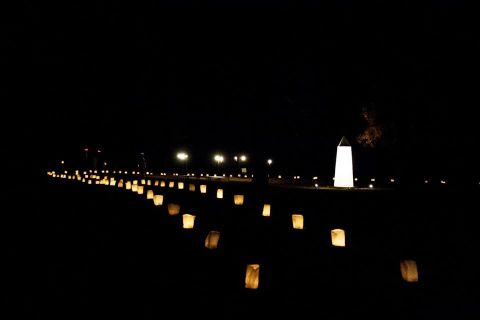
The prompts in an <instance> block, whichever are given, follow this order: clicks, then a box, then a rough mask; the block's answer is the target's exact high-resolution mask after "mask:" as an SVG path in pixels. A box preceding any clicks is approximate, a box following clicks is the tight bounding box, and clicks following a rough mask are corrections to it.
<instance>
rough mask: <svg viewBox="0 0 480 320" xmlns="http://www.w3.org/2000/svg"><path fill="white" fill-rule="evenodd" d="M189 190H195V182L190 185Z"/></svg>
mask: <svg viewBox="0 0 480 320" xmlns="http://www.w3.org/2000/svg"><path fill="white" fill-rule="evenodd" d="M188 191H195V185H194V184H193V183H191V184H189V185H188Z"/></svg>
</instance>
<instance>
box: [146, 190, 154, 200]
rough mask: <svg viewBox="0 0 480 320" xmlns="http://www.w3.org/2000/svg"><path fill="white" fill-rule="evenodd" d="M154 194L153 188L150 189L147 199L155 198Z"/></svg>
mask: <svg viewBox="0 0 480 320" xmlns="http://www.w3.org/2000/svg"><path fill="white" fill-rule="evenodd" d="M153 196H154V194H153V190H148V191H147V199H153Z"/></svg>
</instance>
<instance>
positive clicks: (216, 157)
mask: <svg viewBox="0 0 480 320" xmlns="http://www.w3.org/2000/svg"><path fill="white" fill-rule="evenodd" d="M213 160H215V161H216V162H217V163H219V164H220V163H222V162H223V161H225V158H224V157H223V156H222V155H221V154H216V155H215V156H214V157H213Z"/></svg>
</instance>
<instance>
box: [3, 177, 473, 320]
mask: <svg viewBox="0 0 480 320" xmlns="http://www.w3.org/2000/svg"><path fill="white" fill-rule="evenodd" d="M242 188H246V187H245V186H235V185H226V186H224V190H225V191H224V192H225V194H224V196H225V199H223V200H217V199H215V192H214V190H215V189H214V187H213V186H211V187H210V188H209V193H208V195H207V196H203V195H200V193H199V192H198V186H197V192H196V193H191V192H188V191H179V190H176V189H168V188H166V189H165V190H162V193H163V194H164V195H165V202H164V206H162V207H154V205H153V203H152V202H151V200H148V201H147V200H145V199H144V196H140V195H137V194H133V193H132V192H127V191H125V190H119V189H117V188H112V187H108V186H94V185H93V186H87V185H82V184H80V183H77V182H71V181H67V180H64V181H60V180H53V179H50V178H45V179H43V180H40V182H38V183H37V182H32V183H27V184H25V186H24V189H22V190H20V189H18V188H17V187H13V190H11V191H12V196H11V197H10V200H13V203H14V204H15V205H14V206H11V207H9V208H8V207H7V209H6V210H4V211H3V215H2V220H3V221H4V223H2V232H1V233H2V236H4V239H3V241H2V242H3V244H4V245H5V244H6V250H5V251H4V257H5V256H6V257H7V258H6V259H5V260H4V261H3V266H6V267H7V268H6V272H5V271H4V272H5V273H4V279H3V280H4V281H5V282H3V284H2V287H3V288H4V289H5V295H4V300H5V301H6V302H7V306H8V307H9V309H11V310H12V311H13V312H12V313H11V314H12V315H14V316H15V317H9V319H13V318H22V319H87V318H103V319H114V318H120V317H121V318H129V319H160V318H163V317H166V318H187V317H189V318H190V317H195V318H200V317H201V316H209V317H212V318H215V319H230V318H237V317H238V318H239V317H248V318H254V319H257V318H258V319H260V318H262V319H267V318H268V319H270V318H278V317H281V316H287V317H291V318H299V319H312V318H319V319H330V318H333V317H335V318H337V316H339V317H340V318H347V317H349V318H351V317H352V316H355V317H359V318H360V317H361V316H367V317H368V318H393V317H395V316H397V315H398V316H403V317H405V318H408V319H411V318H435V317H439V316H442V317H443V316H445V317H447V318H452V319H463V318H476V319H478V316H479V315H480V304H479V299H478V292H477V291H478V280H479V279H478V270H479V269H478V263H477V262H476V260H477V258H476V255H477V252H478V248H477V245H476V243H478V241H477V240H476V235H475V225H474V224H473V221H474V219H473V217H472V216H474V215H475V214H476V211H477V207H476V206H475V204H476V198H475V197H476V196H475V195H472V194H470V193H467V192H465V191H464V192H462V193H460V192H458V191H454V190H448V189H444V190H433V189H430V190H420V189H419V190H416V191H398V190H397V191H395V190H390V191H378V192H332V191H330V192H329V191H324V190H322V191H315V190H297V191H296V190H285V189H274V190H270V191H268V192H267V194H261V193H260V192H257V191H256V190H244V192H245V194H246V203H245V205H244V206H242V207H235V206H234V205H233V200H232V197H233V196H232V195H233V190H234V189H242ZM157 193H159V192H157ZM477 194H478V191H477ZM266 199H268V201H269V202H271V203H272V216H271V217H270V218H265V217H262V216H261V208H262V205H263V203H264V201H265V200H266ZM170 202H177V203H180V204H181V205H182V210H181V211H182V213H183V212H189V213H193V214H196V215H197V218H196V221H195V229H194V230H190V231H187V230H184V229H182V227H181V218H180V216H174V217H171V216H168V214H167V211H166V204H167V203H170ZM294 211H295V212H300V213H303V214H304V216H305V230H303V231H298V230H292V229H291V218H290V215H291V214H292V213H293V212H294ZM334 227H341V228H344V229H345V230H346V234H347V247H346V248H334V247H331V245H330V243H329V240H330V238H329V237H330V229H332V228H334ZM214 229H216V230H219V231H221V232H222V235H221V239H220V244H219V248H218V250H215V251H209V250H207V249H205V248H204V247H203V241H204V238H205V236H206V234H207V233H208V231H209V230H214ZM406 258H412V259H415V260H417V263H418V267H419V278H420V281H419V282H418V283H405V282H404V281H403V280H402V278H401V275H400V270H399V261H400V260H401V259H406ZM248 263H259V264H260V265H261V269H260V288H259V289H258V290H256V291H255V290H248V289H245V288H244V276H245V267H246V265H247V264H248ZM4 270H5V269H4ZM170 314H172V315H171V316H167V315H170Z"/></svg>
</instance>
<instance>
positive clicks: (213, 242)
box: [205, 231, 220, 249]
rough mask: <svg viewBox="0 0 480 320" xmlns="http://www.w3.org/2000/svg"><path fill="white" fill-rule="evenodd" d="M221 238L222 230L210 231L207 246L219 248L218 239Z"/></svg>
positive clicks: (206, 241)
mask: <svg viewBox="0 0 480 320" xmlns="http://www.w3.org/2000/svg"><path fill="white" fill-rule="evenodd" d="M219 240H220V232H218V231H210V232H209V233H208V235H207V237H206V238H205V248H207V249H217V246H218V241H219Z"/></svg>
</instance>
